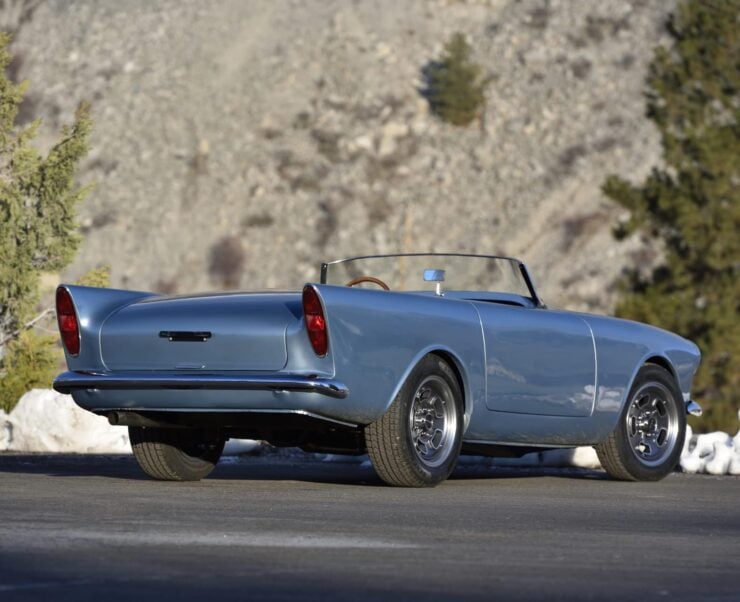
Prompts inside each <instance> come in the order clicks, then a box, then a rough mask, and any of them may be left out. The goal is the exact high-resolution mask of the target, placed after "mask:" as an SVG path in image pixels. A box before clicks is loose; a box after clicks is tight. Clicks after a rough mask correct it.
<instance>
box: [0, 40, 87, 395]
mask: <svg viewBox="0 0 740 602" xmlns="http://www.w3.org/2000/svg"><path fill="white" fill-rule="evenodd" d="M9 43H10V37H9V36H8V35H7V34H4V33H0V358H1V359H0V407H4V408H5V409H10V408H12V406H13V405H15V403H16V402H17V400H18V397H19V396H20V395H21V394H23V393H25V392H26V391H27V390H28V389H29V388H31V387H34V386H49V384H50V382H51V381H50V378H51V375H52V373H53V369H54V368H55V367H56V359H55V357H56V356H55V354H54V344H55V340H56V339H55V338H54V337H48V336H39V335H37V334H35V333H34V332H33V331H30V330H28V329H27V328H26V327H25V326H26V324H27V322H29V321H30V319H31V318H32V317H33V315H34V313H35V312H36V311H37V306H38V302H39V276H40V273H41V272H42V271H54V270H60V269H61V268H63V267H64V266H66V265H67V264H68V263H69V262H70V261H71V259H72V258H73V257H74V254H75V252H76V250H77V246H78V244H79V237H78V235H77V234H76V224H75V206H76V205H77V203H78V202H79V201H80V200H81V199H82V198H83V197H84V195H85V193H86V190H85V189H82V188H79V187H78V186H77V185H76V183H75V174H76V171H77V168H78V165H79V162H80V160H81V159H82V158H83V157H84V156H85V154H86V153H87V148H88V134H89V131H90V127H91V122H90V116H89V110H88V107H87V106H86V105H84V104H83V105H80V107H79V108H78V110H77V112H76V115H75V121H74V123H73V125H72V126H71V127H65V128H64V129H63V130H62V132H61V136H60V139H59V141H58V142H57V143H56V144H55V145H54V146H53V147H52V148H51V150H50V151H49V152H48V153H47V154H46V156H42V155H41V154H40V153H39V151H38V150H36V149H35V148H34V147H33V146H31V143H32V141H33V139H34V136H35V135H36V131H37V129H38V127H39V121H35V122H34V123H32V124H31V125H30V126H28V127H26V128H22V129H19V128H17V127H16V126H15V118H16V115H17V113H18V107H19V105H20V103H21V101H22V99H23V94H24V92H25V89H26V83H25V82H24V83H21V84H17V85H16V84H14V83H13V82H11V81H10V80H9V79H8V78H7V76H6V69H7V67H8V64H9V63H10V60H11V55H10V52H9V51H8V44H9Z"/></svg>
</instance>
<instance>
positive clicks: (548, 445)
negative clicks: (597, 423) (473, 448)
mask: <svg viewBox="0 0 740 602" xmlns="http://www.w3.org/2000/svg"><path fill="white" fill-rule="evenodd" d="M465 443H472V444H475V445H500V446H502V447H507V446H508V447H542V448H548V449H573V448H576V447H583V445H581V444H579V443H571V444H569V445H558V444H556V443H534V442H531V441H517V442H512V441H490V440H488V439H463V444H465ZM584 445H585V444H584Z"/></svg>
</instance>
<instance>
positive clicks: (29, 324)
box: [0, 307, 54, 347]
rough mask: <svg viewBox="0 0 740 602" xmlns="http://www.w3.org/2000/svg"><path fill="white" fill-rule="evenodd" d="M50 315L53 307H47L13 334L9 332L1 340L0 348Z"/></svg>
mask: <svg viewBox="0 0 740 602" xmlns="http://www.w3.org/2000/svg"><path fill="white" fill-rule="evenodd" d="M51 313H54V308H53V307H47V308H46V309H45V310H44V311H42V312H41V313H40V314H38V315H37V316H36V317H35V318H33V320H30V321H28V322H26V323H25V324H24V325H23V326H22V327H21V328H19V329H18V330H15V331H13V332H11V333H10V334H9V335H7V336H6V337H5V338H4V339H3V340H1V341H0V347H2V346H3V345H5V344H6V343H9V342H10V341H12V340H13V339H15V338H16V337H18V335H19V334H20V333H22V332H23V331H24V330H28V329H29V328H33V327H34V326H35V325H36V324H37V323H39V322H40V321H41V320H43V319H44V318H45V317H46V316H48V315H49V314H51Z"/></svg>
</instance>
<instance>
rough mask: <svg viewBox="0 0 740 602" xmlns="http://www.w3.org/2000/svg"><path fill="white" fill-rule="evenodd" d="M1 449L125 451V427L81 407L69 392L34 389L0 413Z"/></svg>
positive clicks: (105, 452) (89, 452) (91, 451)
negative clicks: (7, 410)
mask: <svg viewBox="0 0 740 602" xmlns="http://www.w3.org/2000/svg"><path fill="white" fill-rule="evenodd" d="M0 433H5V434H4V435H2V436H0V450H5V451H15V452H53V453H57V452H61V453H77V454H127V453H130V452H131V448H130V447H129V442H128V431H127V430H126V429H116V428H114V427H112V426H111V425H110V424H108V421H107V420H106V419H105V418H103V417H101V416H96V415H95V414H92V413H91V412H87V411H85V410H83V409H82V408H80V407H79V406H78V405H77V404H76V403H75V402H74V401H72V398H71V397H70V396H69V395H62V394H61V393H57V392H56V391H52V390H48V389H33V390H32V391H29V392H28V393H26V394H25V395H24V396H23V397H21V399H20V401H19V402H18V405H16V406H15V408H13V411H12V412H10V414H6V415H5V416H2V417H0Z"/></svg>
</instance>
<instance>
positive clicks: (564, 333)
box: [475, 302, 596, 416]
mask: <svg viewBox="0 0 740 602" xmlns="http://www.w3.org/2000/svg"><path fill="white" fill-rule="evenodd" d="M475 305H476V307H477V309H478V313H479V315H480V317H481V323H482V327H483V338H484V342H485V355H486V387H487V391H486V406H487V408H488V409H489V410H494V411H497V412H515V413H519V414H540V415H547V416H589V415H590V414H591V412H592V411H593V407H594V398H595V393H596V383H595V380H596V355H595V348H594V339H593V335H592V333H591V329H590V327H589V326H588V324H587V323H586V322H585V321H584V320H583V319H582V318H581V317H580V316H578V315H577V314H573V313H569V312H563V311H554V310H548V309H542V308H526V307H514V306H510V305H504V304H498V303H491V302H476V303H475Z"/></svg>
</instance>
